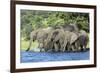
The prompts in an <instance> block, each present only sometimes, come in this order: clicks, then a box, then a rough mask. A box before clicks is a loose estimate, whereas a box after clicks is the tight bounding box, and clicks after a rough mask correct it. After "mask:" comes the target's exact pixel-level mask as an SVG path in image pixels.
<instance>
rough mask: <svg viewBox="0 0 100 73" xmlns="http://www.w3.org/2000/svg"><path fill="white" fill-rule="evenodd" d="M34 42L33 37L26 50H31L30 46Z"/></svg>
mask: <svg viewBox="0 0 100 73" xmlns="http://www.w3.org/2000/svg"><path fill="white" fill-rule="evenodd" d="M32 42H33V39H30V42H29V47H28V49H27V50H26V51H29V50H30V47H31V44H32Z"/></svg>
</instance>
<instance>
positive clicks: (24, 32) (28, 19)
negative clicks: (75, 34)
mask: <svg viewBox="0 0 100 73" xmlns="http://www.w3.org/2000/svg"><path fill="white" fill-rule="evenodd" d="M70 23H72V24H73V23H74V24H76V25H77V26H78V28H79V29H83V30H85V31H86V32H89V14H88V13H77V12H61V11H40V10H38V11H37V10H21V36H22V37H25V38H26V40H27V39H29V34H30V32H31V31H32V30H34V29H38V28H40V27H41V28H45V27H54V28H55V27H56V26H62V25H68V24H70Z"/></svg>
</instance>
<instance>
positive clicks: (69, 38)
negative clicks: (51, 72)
mask: <svg viewBox="0 0 100 73" xmlns="http://www.w3.org/2000/svg"><path fill="white" fill-rule="evenodd" d="M77 39H78V35H77V34H76V33H75V32H70V31H64V29H62V28H60V29H55V30H53V31H52V32H51V33H50V34H49V36H48V39H47V40H46V41H47V42H46V45H47V46H48V47H45V48H47V49H48V50H51V51H55V52H59V51H60V52H65V51H66V50H67V51H69V50H70V49H72V50H73V51H75V50H76V49H75V48H74V43H75V41H76V40H77Z"/></svg>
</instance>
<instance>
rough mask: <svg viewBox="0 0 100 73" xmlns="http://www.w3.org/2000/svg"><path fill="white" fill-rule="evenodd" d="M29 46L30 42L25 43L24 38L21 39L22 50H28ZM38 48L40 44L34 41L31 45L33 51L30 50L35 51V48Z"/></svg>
mask: <svg viewBox="0 0 100 73" xmlns="http://www.w3.org/2000/svg"><path fill="white" fill-rule="evenodd" d="M28 46H29V41H25V40H24V39H23V38H22V39H21V50H26V49H27V48H28ZM37 47H38V42H37V41H34V42H32V45H31V47H30V48H31V49H30V50H35V49H34V48H37Z"/></svg>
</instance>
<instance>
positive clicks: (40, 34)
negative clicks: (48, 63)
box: [26, 27, 52, 51]
mask: <svg viewBox="0 0 100 73" xmlns="http://www.w3.org/2000/svg"><path fill="white" fill-rule="evenodd" d="M51 30H52V28H51V27H48V28H43V29H42V28H41V29H37V30H34V31H32V32H31V33H30V42H29V46H28V49H27V50H26V51H29V50H30V47H31V45H32V42H34V41H35V40H37V41H38V43H39V45H38V48H40V51H43V50H44V48H43V47H44V41H45V40H46V39H47V37H48V34H49V33H50V31H51ZM44 51H45V50H44Z"/></svg>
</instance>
